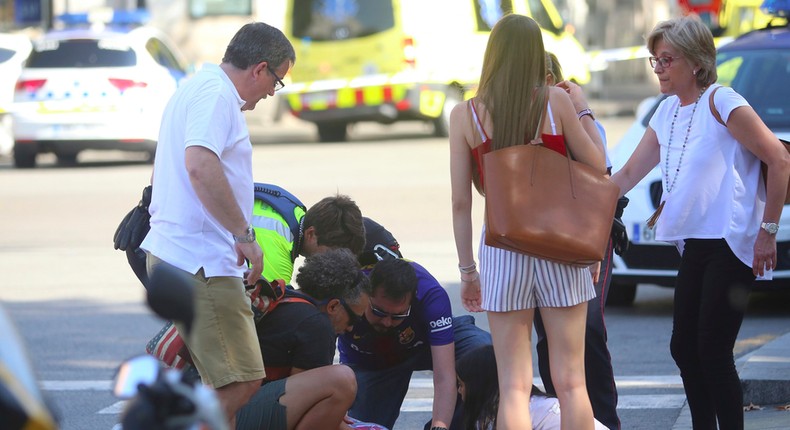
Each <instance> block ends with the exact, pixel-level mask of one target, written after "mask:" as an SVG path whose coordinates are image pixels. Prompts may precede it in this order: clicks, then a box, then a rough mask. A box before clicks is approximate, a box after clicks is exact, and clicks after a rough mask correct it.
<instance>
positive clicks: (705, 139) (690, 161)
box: [650, 85, 770, 279]
mask: <svg viewBox="0 0 790 430" xmlns="http://www.w3.org/2000/svg"><path fill="white" fill-rule="evenodd" d="M717 86H718V85H711V86H710V87H709V88H708V89H707V90H706V91H705V93H704V94H703V95H702V97H701V98H700V100H699V104H698V106H697V110H696V112H694V117H693V119H691V113H692V110H693V109H694V105H693V104H691V105H688V106H681V107H680V110H679V111H678V117H677V120H676V121H675V130H674V132H673V134H672V142H671V146H668V143H669V132H670V128H671V127H670V125H671V124H672V118H673V115H674V113H675V109H676V107H677V106H678V103H679V99H678V97H677V96H671V97H668V98H667V99H666V100H664V101H663V102H661V105H660V106H659V107H658V109H657V110H656V113H655V115H653V118H652V119H651V120H650V127H651V128H652V129H653V130H655V132H656V136H658V142H659V145H660V147H661V151H660V161H659V166H660V167H661V176H662V182H663V184H664V197H663V199H664V200H666V204H665V205H664V210H663V212H662V213H661V216H660V217H659V219H658V223H657V224H656V239H657V240H662V241H667V242H672V243H675V244H676V245H677V247H678V250H679V251H680V252H681V254H682V253H683V244H684V239H691V238H696V239H720V238H724V239H725V240H726V241H727V244H728V245H729V246H730V248H731V249H732V251H733V253H735V255H736V256H737V257H738V259H740V260H741V261H742V262H743V263H744V264H746V265H747V266H749V267H751V266H752V260H753V259H754V242H755V240H756V239H757V233H758V232H759V229H760V222H761V220H762V216H763V211H764V210H765V186H764V185H763V182H762V180H761V179H760V160H759V159H758V158H757V157H756V156H755V155H754V154H752V153H751V152H750V151H749V150H748V149H746V147H745V146H743V145H741V144H740V143H739V142H738V141H737V140H736V139H735V138H734V137H733V136H732V135H731V134H730V133H729V131H728V130H727V128H726V127H724V126H722V125H721V124H719V123H718V122H717V121H716V119H715V118H714V117H713V114H712V113H711V111H710V107H709V96H710V92H711V91H712V90H713V89H714V88H716V87H717ZM714 102H715V106H716V109H717V110H718V111H719V114H720V115H721V118H722V120H723V121H724V122H725V123H726V122H727V118H729V117H730V114H731V113H732V111H733V110H735V109H737V108H738V107H741V106H748V102H747V101H746V100H745V99H744V98H743V97H742V96H741V95H740V94H738V93H736V92H735V91H734V90H733V89H732V88H729V87H721V89H720V90H718V91H717V92H716V95H715V100H714ZM689 119H691V121H692V124H691V131H690V132H689V133H688V143H687V144H686V149H685V151H684V150H683V140H684V139H685V138H686V132H687V130H689ZM667 152H669V163H668V168H667ZM681 153H683V159H682V161H681V160H680V157H681ZM677 169H680V170H677ZM676 172H677V179H676V180H675V176H676ZM667 173H668V176H669V183H670V184H671V183H672V181H673V180H674V181H675V184H674V187H673V189H672V191H671V192H669V193H667V179H666V176H667ZM768 279H770V278H768Z"/></svg>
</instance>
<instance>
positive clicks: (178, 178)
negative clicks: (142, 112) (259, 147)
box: [140, 64, 254, 277]
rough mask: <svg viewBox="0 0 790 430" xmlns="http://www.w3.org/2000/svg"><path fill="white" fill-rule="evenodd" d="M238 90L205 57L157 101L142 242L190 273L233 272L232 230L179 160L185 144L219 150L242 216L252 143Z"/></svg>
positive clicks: (247, 206) (248, 209) (237, 271)
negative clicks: (161, 105)
mask: <svg viewBox="0 0 790 430" xmlns="http://www.w3.org/2000/svg"><path fill="white" fill-rule="evenodd" d="M243 105H244V100H242V99H241V97H240V96H239V93H238V91H236V88H235V87H234V85H233V83H232V82H231V80H230V79H229V78H228V76H227V75H226V74H225V72H224V71H223V70H222V69H221V68H220V67H219V66H217V65H213V64H207V65H205V66H204V67H203V68H202V69H201V70H200V71H199V72H198V73H196V74H195V75H194V76H192V77H191V78H190V79H189V80H188V81H186V82H185V83H184V84H183V85H182V86H181V87H180V88H179V89H178V91H176V93H175V94H174V95H173V97H172V98H171V99H170V102H169V103H168V105H167V108H166V109H165V112H164V115H163V117H162V126H161V128H160V132H159V144H158V146H157V148H156V161H155V163H154V178H153V195H152V198H151V205H150V207H149V211H150V213H151V231H150V232H149V233H148V235H147V236H146V238H145V240H144V241H143V243H142V245H141V246H140V247H141V248H142V249H144V250H146V251H148V252H150V253H152V254H153V255H155V256H157V257H159V258H161V259H162V260H164V261H166V262H168V263H170V264H172V265H174V266H176V267H178V268H180V269H182V270H185V271H187V272H190V273H193V274H194V273H197V272H198V270H200V268H201V267H202V268H203V269H204V270H205V274H206V276H207V277H213V276H237V277H240V276H241V275H242V273H243V271H244V266H239V265H237V264H236V250H235V245H234V241H233V236H232V235H231V233H230V232H229V231H227V230H226V229H225V228H224V227H222V225H221V224H220V223H219V222H218V221H217V220H216V219H215V218H214V217H213V216H211V214H209V213H208V211H207V210H206V209H205V208H204V207H203V204H202V203H201V202H200V200H199V199H198V197H197V194H196V193H195V190H194V189H193V188H192V184H191V182H190V180H189V175H188V174H187V170H186V167H185V163H184V154H185V150H186V148H187V147H189V146H202V147H204V148H208V149H209V150H211V151H212V152H214V153H215V154H217V157H219V159H220V162H221V163H222V168H223V170H224V172H225V176H227V178H228V182H229V183H230V188H231V190H233V194H234V197H235V198H236V202H237V203H238V205H239V207H240V208H241V211H242V213H243V214H244V215H245V216H246V217H247V221H248V222H249V220H250V218H251V217H252V205H253V200H254V197H253V193H254V189H253V187H254V184H253V179H252V145H251V144H250V135H249V131H248V129H247V124H246V122H245V119H244V115H243V114H242V112H241V107H242V106H243Z"/></svg>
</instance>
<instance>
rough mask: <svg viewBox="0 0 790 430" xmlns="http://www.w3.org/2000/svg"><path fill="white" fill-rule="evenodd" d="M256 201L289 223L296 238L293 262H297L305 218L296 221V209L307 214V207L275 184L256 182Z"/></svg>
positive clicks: (292, 255)
mask: <svg viewBox="0 0 790 430" xmlns="http://www.w3.org/2000/svg"><path fill="white" fill-rule="evenodd" d="M255 199H256V200H261V201H263V202H264V203H266V204H267V205H269V206H271V207H272V208H273V209H274V211H275V212H277V213H278V214H280V216H282V217H283V219H284V220H285V222H286V223H288V228H290V230H291V234H292V235H293V237H294V245H293V249H291V261H295V260H296V258H297V257H298V256H299V250H300V249H301V247H302V239H303V237H302V236H303V234H304V232H303V231H302V229H303V222H304V217H302V218H301V219H296V215H294V209H295V208H296V207H300V208H302V210H303V211H305V212H307V207H306V206H305V205H304V203H302V201H301V200H299V199H298V198H296V196H294V195H293V194H291V193H289V192H288V191H286V190H285V189H283V188H282V187H280V186H278V185H274V184H265V183H261V182H256V183H255Z"/></svg>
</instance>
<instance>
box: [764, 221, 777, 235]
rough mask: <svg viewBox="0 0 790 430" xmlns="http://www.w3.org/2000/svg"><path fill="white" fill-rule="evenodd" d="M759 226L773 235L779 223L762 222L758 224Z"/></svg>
mask: <svg viewBox="0 0 790 430" xmlns="http://www.w3.org/2000/svg"><path fill="white" fill-rule="evenodd" d="M760 228H761V229H763V230H765V231H766V232H768V234H770V235H771V236H773V235H775V234H776V232H777V231H779V224H777V223H775V222H764V223H762V224H760Z"/></svg>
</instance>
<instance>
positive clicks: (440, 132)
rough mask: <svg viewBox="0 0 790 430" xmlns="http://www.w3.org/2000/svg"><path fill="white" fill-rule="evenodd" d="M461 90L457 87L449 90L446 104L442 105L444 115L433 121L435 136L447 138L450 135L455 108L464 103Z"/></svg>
mask: <svg viewBox="0 0 790 430" xmlns="http://www.w3.org/2000/svg"><path fill="white" fill-rule="evenodd" d="M463 99H464V98H463V95H462V94H461V90H459V89H458V88H455V87H450V88H448V89H447V92H446V93H445V97H444V104H443V105H442V113H441V115H439V117H438V118H436V119H435V120H433V134H434V135H435V136H438V137H447V136H449V135H450V113H451V112H452V111H453V107H455V105H457V104H458V103H461V102H462V101H463Z"/></svg>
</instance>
